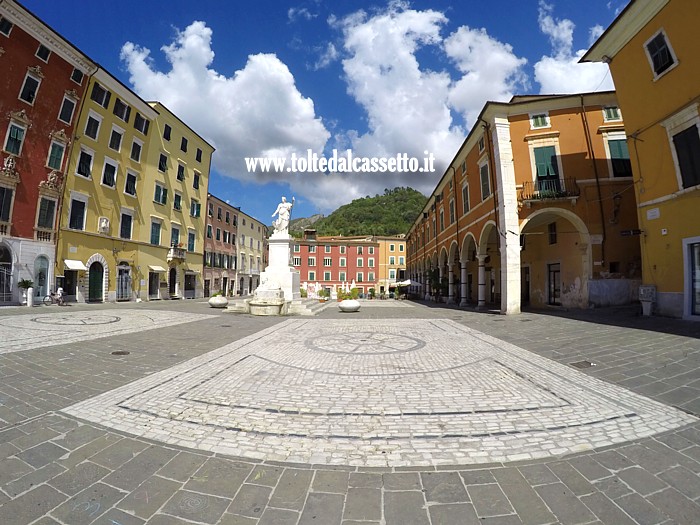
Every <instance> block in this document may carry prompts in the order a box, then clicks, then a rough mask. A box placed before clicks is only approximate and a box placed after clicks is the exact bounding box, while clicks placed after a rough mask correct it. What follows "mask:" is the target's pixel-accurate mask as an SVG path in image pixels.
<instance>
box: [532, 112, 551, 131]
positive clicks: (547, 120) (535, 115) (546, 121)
mask: <svg viewBox="0 0 700 525" xmlns="http://www.w3.org/2000/svg"><path fill="white" fill-rule="evenodd" d="M528 117H529V119H530V129H547V128H551V127H552V121H551V120H550V118H549V111H537V112H533V113H529V114H528ZM538 117H544V124H543V125H541V126H540V125H536V119H537V118H538Z"/></svg>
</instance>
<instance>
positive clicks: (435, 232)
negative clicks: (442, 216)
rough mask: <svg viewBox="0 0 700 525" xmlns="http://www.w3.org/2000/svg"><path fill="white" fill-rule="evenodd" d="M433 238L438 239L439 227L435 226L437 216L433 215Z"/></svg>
mask: <svg viewBox="0 0 700 525" xmlns="http://www.w3.org/2000/svg"><path fill="white" fill-rule="evenodd" d="M433 238H434V239H437V228H436V227H435V217H433Z"/></svg>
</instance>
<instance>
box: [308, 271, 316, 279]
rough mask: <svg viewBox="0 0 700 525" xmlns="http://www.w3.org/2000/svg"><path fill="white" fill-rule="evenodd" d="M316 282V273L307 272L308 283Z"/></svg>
mask: <svg viewBox="0 0 700 525" xmlns="http://www.w3.org/2000/svg"><path fill="white" fill-rule="evenodd" d="M315 280H316V272H309V281H315Z"/></svg>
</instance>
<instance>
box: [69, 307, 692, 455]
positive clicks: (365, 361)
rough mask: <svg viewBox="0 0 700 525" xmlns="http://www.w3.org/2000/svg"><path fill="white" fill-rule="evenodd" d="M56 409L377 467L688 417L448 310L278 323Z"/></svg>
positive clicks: (579, 441) (165, 435) (616, 434)
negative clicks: (450, 316)
mask: <svg viewBox="0 0 700 525" xmlns="http://www.w3.org/2000/svg"><path fill="white" fill-rule="evenodd" d="M407 334H411V335H407ZM65 411H66V412H68V413H70V414H73V415H75V416H77V417H80V418H84V419H88V420H91V421H95V422H97V423H99V424H102V425H107V426H110V427H113V428H116V429H118V430H121V431H124V432H128V433H131V434H135V435H138V436H143V437H146V438H149V439H155V440H160V441H163V442H166V443H170V444H175V445H180V446H186V447H193V448H199V449H203V450H207V451H213V452H217V453H222V454H231V455H235V456H243V457H251V458H257V459H266V460H276V461H292V462H306V463H322V464H334V465H363V466H385V467H396V466H407V465H411V466H425V465H439V464H449V465H455V464H470V463H491V462H507V461H519V460H527V459H534V458H545V457H551V456H559V455H564V454H570V453H574V452H580V451H585V450H591V449H595V448H599V447H606V446H610V445H612V444H615V443H622V442H625V441H630V440H636V439H639V438H642V437H647V436H650V435H652V434H655V433H657V432H662V431H666V430H671V429H674V428H677V427H679V426H681V425H684V424H687V423H690V422H692V421H695V418H693V417H692V416H689V415H687V414H684V413H683V412H680V411H678V410H676V409H673V408H671V407H668V406H665V405H662V404H660V403H657V402H655V401H652V400H650V399H647V398H645V397H642V396H639V395H637V394H634V393H632V392H629V391H627V390H625V389H622V388H620V387H617V386H614V385H611V384H608V383H604V382H602V381H600V380H597V379H595V378H592V377H590V376H587V375H584V374H582V373H581V372H579V371H577V370H574V369H572V368H570V367H567V366H564V365H561V364H558V363H555V362H553V361H550V360H548V359H545V358H543V357H540V356H537V355H534V354H531V353H530V352H527V351H525V350H523V349H521V348H518V347H516V346H514V345H511V344H509V343H506V342H504V341H500V340H498V339H495V338H493V337H489V336H487V335H485V334H483V333H481V332H478V331H475V330H471V329H469V328H466V327H464V326H461V325H459V324H457V323H455V322H453V321H448V320H437V321H436V320H396V319H393V320H382V321H380V320H347V321H345V320H298V319H292V320H288V321H284V322H282V323H279V324H277V325H275V326H274V327H271V328H268V329H266V330H263V331H261V332H259V333H257V334H254V335H251V336H249V337H246V338H243V339H241V340H239V341H236V342H235V343H232V344H230V345H227V346H225V347H222V348H220V349H217V350H214V351H212V352H209V353H208V354H204V355H202V356H199V357H197V358H194V359H191V360H189V361H187V362H185V363H182V364H179V365H177V366H174V367H172V368H170V369H168V370H164V371H162V372H159V373H156V374H153V375H151V376H148V377H146V378H143V379H141V380H139V381H135V382H133V383H130V384H128V385H125V386H123V387H121V388H118V389H115V390H113V391H111V392H107V393H105V394H102V395H100V396H97V397H95V398H93V399H90V400H87V401H84V402H81V403H78V404H77V405H74V406H72V407H69V408H68V409H66V410H65Z"/></svg>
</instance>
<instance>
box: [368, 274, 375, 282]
mask: <svg viewBox="0 0 700 525" xmlns="http://www.w3.org/2000/svg"><path fill="white" fill-rule="evenodd" d="M367 280H368V281H369V282H372V281H374V272H369V273H367Z"/></svg>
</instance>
